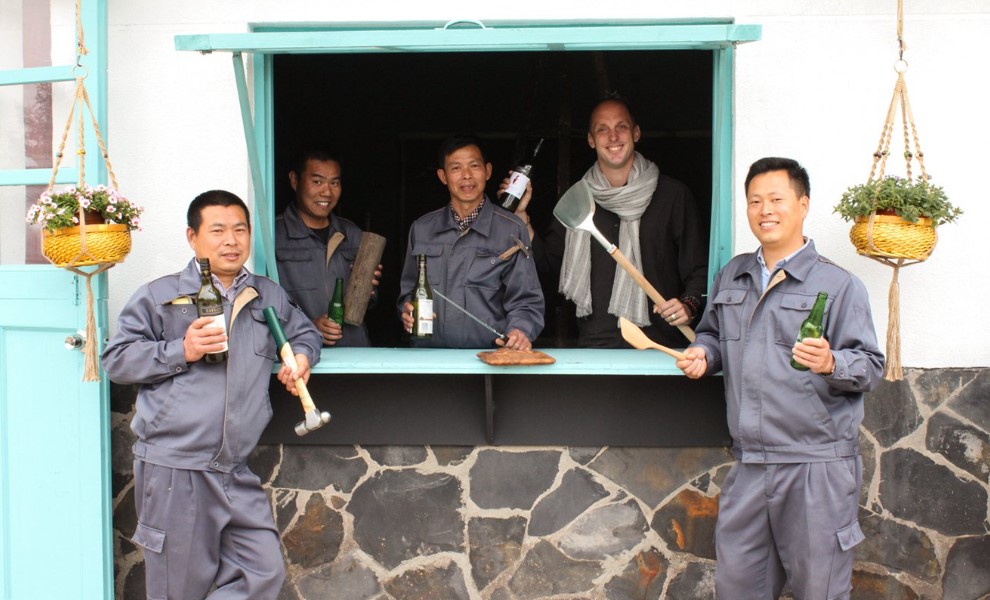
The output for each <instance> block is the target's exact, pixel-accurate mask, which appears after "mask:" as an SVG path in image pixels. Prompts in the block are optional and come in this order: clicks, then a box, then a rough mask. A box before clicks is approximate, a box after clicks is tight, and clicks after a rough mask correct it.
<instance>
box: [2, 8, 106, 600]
mask: <svg viewBox="0 0 990 600" xmlns="http://www.w3.org/2000/svg"><path fill="white" fill-rule="evenodd" d="M18 4H19V6H18ZM7 5H9V7H10V8H11V10H10V11H6V10H4V11H0V28H2V29H3V30H4V31H15V32H16V31H18V28H20V30H21V31H22V32H25V33H24V34H23V35H22V36H21V37H22V40H21V42H22V43H21V46H22V52H21V54H22V56H17V52H16V51H13V52H8V53H5V54H4V56H3V57H0V86H4V87H3V88H2V89H3V92H4V94H5V95H4V96H3V98H4V99H8V98H11V97H13V98H15V99H16V98H17V97H18V96H20V98H21V99H22V100H23V103H24V110H23V111H22V112H23V115H22V114H18V113H19V112H21V111H18V110H16V106H17V103H16V102H15V103H12V104H7V105H5V106H6V107H7V108H12V109H11V110H6V111H0V143H2V145H3V146H2V147H3V148H5V149H7V150H8V152H7V153H6V154H4V155H3V157H4V161H5V162H4V163H2V164H0V600H35V599H38V600H49V599H52V600H54V599H56V598H57V599H60V600H61V599H66V600H69V599H72V600H75V599H80V600H109V599H111V598H113V596H114V589H113V543H112V539H111V530H112V529H111V511H110V498H111V495H110V494H111V491H110V440H109V437H110V436H109V410H108V408H109V385H108V383H107V381H106V378H105V376H103V374H102V373H101V374H100V376H101V378H102V381H99V382H83V381H82V376H83V366H84V355H83V352H82V350H81V349H79V348H73V349H67V348H66V339H67V338H68V339H69V340H70V341H71V340H72V339H73V337H74V336H76V335H78V332H80V331H82V332H85V330H86V314H87V294H86V281H85V278H82V277H77V276H76V275H74V274H73V273H71V272H69V271H66V270H64V269H58V268H56V267H53V266H51V265H50V264H48V263H47V262H46V261H45V259H44V258H42V257H41V256H40V251H39V250H38V246H39V245H40V243H39V240H38V239H37V238H36V237H32V236H33V235H35V234H36V232H33V231H31V230H30V229H29V230H27V231H25V225H24V216H25V212H26V211H25V200H27V201H33V200H34V199H36V197H37V195H38V193H39V192H40V191H41V190H43V189H44V188H45V184H47V183H48V180H49V178H50V177H51V171H52V169H51V167H50V165H51V164H52V163H51V162H50V161H51V158H52V152H51V149H49V148H44V147H43V148H41V149H40V150H39V149H38V145H39V144H43V143H44V142H46V141H48V140H51V139H52V138H54V137H55V135H54V133H55V129H56V127H59V129H58V131H61V129H60V125H61V123H62V122H64V121H63V119H65V118H66V116H67V112H68V109H69V106H61V105H60V103H58V102H52V101H51V99H52V98H53V97H58V95H57V94H56V95H53V94H52V93H51V89H48V90H47V93H46V90H44V89H39V86H43V85H48V84H47V82H66V83H63V84H57V83H56V84H53V85H69V83H68V82H73V81H74V78H75V77H76V75H77V74H79V73H88V74H87V75H86V88H87V90H88V92H89V97H90V101H91V103H92V105H93V108H94V111H95V115H96V119H97V121H98V122H99V124H100V128H101V130H102V131H104V132H105V131H106V130H107V128H106V22H107V14H106V10H107V6H106V0H86V1H85V2H82V3H81V7H82V9H81V13H80V15H79V16H80V17H81V25H82V29H83V30H84V31H85V32H86V35H85V38H86V44H87V46H88V50H89V51H88V54H85V55H84V56H77V57H76V60H75V61H74V62H75V63H78V64H79V65H81V67H82V68H80V67H77V66H76V64H73V63H70V62H68V60H67V59H68V57H65V59H66V63H67V64H62V65H51V64H50V63H51V57H52V50H51V48H53V47H55V46H56V44H52V41H51V39H50V36H51V35H54V33H53V31H57V29H53V28H52V27H51V23H53V22H57V23H64V22H65V20H68V19H71V18H72V14H71V12H69V13H66V12H65V11H67V10H68V11H71V8H70V7H69V4H66V3H51V4H49V3H48V2H37V1H36V0H20V2H19V3H18V2H17V1H16V0H15V1H13V2H7ZM18 9H19V10H18ZM63 29H64V28H63ZM75 29H76V28H73V31H75ZM10 47H11V48H16V45H13V44H12V45H10ZM46 61H47V62H46ZM17 67H23V68H17ZM31 86H35V87H34V88H32V87H31ZM45 98H48V103H47V105H44V103H43V102H42V101H43V100H44V99H45ZM29 104H30V107H29ZM39 107H40V108H39ZM46 119H47V120H48V121H49V123H48V124H45V120H46ZM52 121H54V122H57V123H59V126H55V125H54V124H52V123H51V122H52ZM73 132H74V133H75V130H74V131H73ZM73 139H74V138H73ZM18 143H20V144H23V146H24V153H23V158H22V156H21V154H20V153H19V152H11V150H14V149H16V148H17V146H16V144H18ZM85 150H86V152H85V157H86V165H85V167H86V170H85V172H86V173H87V182H88V183H89V184H90V185H97V184H100V183H104V184H105V183H106V182H107V172H106V169H105V167H104V165H103V163H102V153H101V151H100V148H99V146H98V145H97V142H96V139H95V136H94V135H93V131H92V129H87V131H86V140H85ZM67 155H68V156H76V152H75V149H74V148H73V151H72V152H71V153H68V152H67ZM22 160H23V162H21V161H22ZM45 165H48V166H47V167H45ZM78 176H79V169H78V168H77V165H76V164H74V161H69V163H68V164H66V165H65V166H64V168H63V169H60V170H59V172H58V178H57V180H56V184H57V185H59V186H61V185H67V184H74V183H76V182H77V179H78ZM32 262H33V263H38V262H41V263H42V264H24V263H32ZM92 282H93V298H94V313H95V316H96V327H97V338H98V340H97V341H98V342H100V344H99V347H102V346H103V343H102V340H103V339H105V338H106V336H107V309H106V298H107V275H106V274H105V273H104V274H101V275H98V276H96V277H93V278H92Z"/></svg>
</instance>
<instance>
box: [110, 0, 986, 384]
mask: <svg viewBox="0 0 990 600" xmlns="http://www.w3.org/2000/svg"><path fill="white" fill-rule="evenodd" d="M905 3H906V7H905V13H906V22H905V28H904V32H905V39H906V41H907V44H908V50H907V54H906V57H905V58H906V59H907V60H908V61H909V63H910V70H909V71H908V74H907V83H908V90H909V92H910V98H911V102H912V106H913V109H914V116H915V120H916V123H917V126H918V133H919V136H920V140H921V144H922V150H923V151H924V153H925V157H926V166H927V168H928V170H929V173H930V174H931V175H932V176H933V177H934V181H935V182H936V183H938V184H940V185H942V186H944V187H945V189H946V191H947V193H948V194H949V197H950V199H951V200H952V201H953V202H954V203H956V204H958V205H960V206H961V207H963V209H964V210H965V211H966V214H965V215H964V216H963V218H962V220H961V222H960V223H958V224H955V225H947V226H944V227H942V228H941V229H940V241H939V244H938V247H937V248H936V250H935V252H934V254H933V256H932V258H931V259H929V260H928V261H927V262H926V263H923V264H920V265H916V266H912V267H910V268H906V269H903V270H902V272H901V275H900V282H901V336H902V362H903V364H904V365H905V366H907V367H950V366H952V367H968V366H990V343H987V342H986V339H987V338H988V335H987V334H988V333H990V325H988V322H990V320H988V319H987V318H985V317H982V316H980V313H979V312H976V311H979V310H980V309H981V308H982V307H981V306H979V305H978V304H977V305H976V306H974V305H973V302H972V301H973V300H979V299H981V298H990V282H988V278H987V276H986V274H987V272H988V270H990V269H988V267H987V262H986V259H985V256H986V254H987V252H986V250H985V249H984V242H985V238H984V236H985V235H986V233H985V232H984V222H985V221H986V220H987V219H988V217H990V214H988V213H990V209H988V205H990V201H988V198H987V197H986V191H985V185H984V181H985V180H984V178H983V174H984V172H985V171H987V170H988V169H990V165H988V164H985V162H984V161H982V160H981V158H982V152H981V150H982V146H983V145H984V144H985V143H986V140H987V139H990V125H988V122H987V118H986V115H985V113H984V110H983V109H984V107H985V105H986V102H987V96H988V94H987V92H988V91H990V82H988V73H987V62H986V60H985V58H984V48H985V44H984V43H983V41H982V40H983V39H984V36H985V34H986V31H988V30H990V4H987V3H986V2H985V1H983V0H953V1H948V2H947V1H945V0H924V1H921V0H906V2H905ZM565 6H566V12H565V11H564V10H563V8H564V7H565ZM471 11H473V12H468V11H467V10H466V8H465V6H464V5H463V4H462V3H455V2H450V1H447V0H434V1H432V2H429V3H421V2H420V3H416V2H399V1H380V2H365V3H341V2H333V3H330V2H326V3H319V2H312V1H311V0H282V1H281V2H263V1H259V0H255V1H251V2H249V1H246V0H214V1H212V2H200V1H198V0H172V1H170V2H152V1H150V0H110V3H109V18H110V49H109V52H110V56H109V68H110V73H109V77H110V79H109V82H110V83H109V85H110V88H109V98H110V108H109V139H110V153H111V157H112V159H113V164H114V168H115V171H116V172H117V175H118V179H119V181H120V185H121V187H122V189H123V190H124V191H125V193H126V194H127V195H128V196H129V197H131V198H133V199H134V200H137V201H140V202H142V203H144V204H145V205H146V207H147V209H148V210H147V215H146V216H147V218H146V220H145V230H144V231H143V232H141V233H139V234H137V235H136V236H135V237H134V250H133V252H132V254H131V256H130V257H129V258H128V259H127V261H126V262H125V263H123V264H121V265H118V266H117V267H115V268H114V269H113V271H112V272H111V274H110V286H111V298H110V313H111V321H113V320H115V318H116V315H117V313H118V312H119V310H120V308H121V306H122V305H123V303H124V302H125V301H126V300H127V298H128V297H129V296H130V294H131V293H132V292H133V290H134V289H135V288H136V287H137V286H138V285H139V284H141V283H143V282H144V281H146V280H147V279H149V278H150V277H152V276H157V275H161V274H165V273H168V272H172V271H175V270H176V269H177V268H179V267H180V266H182V265H183V264H184V262H185V260H186V259H187V258H188V256H189V250H188V247H187V245H186V242H185V234H184V219H185V208H186V206H187V204H188V201H189V200H190V199H191V198H192V197H193V196H194V195H196V194H197V193H199V192H201V191H203V190H205V189H209V188H226V189H229V190H231V191H233V192H235V193H237V194H239V195H241V196H242V197H245V198H246V197H248V196H250V193H249V188H250V175H249V172H248V166H247V158H246V152H245V150H244V138H243V133H242V130H241V122H240V115H239V112H238V105H237V96H236V90H235V88H234V82H233V70H232V68H231V59H230V55H229V54H226V53H217V54H211V55H199V54H195V53H189V52H177V51H176V50H175V45H174V36H175V35H177V34H190V33H208V32H246V31H248V30H249V24H252V23H274V22H294V23H297V22H307V21H315V22H342V21H362V22H368V21H385V22H399V21H416V22H432V23H436V24H438V25H440V24H442V23H444V22H446V21H448V20H451V19H455V18H472V19H480V20H483V21H484V20H488V21H495V20H502V21H504V20H509V19H518V20H561V19H567V20H584V19H587V20H592V21H599V22H601V21H609V20H620V19H670V18H684V19H691V18H705V17H731V18H734V19H735V20H736V22H738V23H755V24H760V25H762V26H763V39H762V40H761V41H759V42H755V43H751V44H746V45H743V46H740V48H739V51H738V53H737V65H736V91H737V95H736V103H735V111H736V130H735V150H736V164H735V167H734V177H733V183H734V184H735V186H736V189H737V192H736V193H737V195H738V193H739V192H738V190H739V188H741V182H742V180H743V178H744V177H745V173H746V170H747V168H748V166H749V164H750V163H751V162H752V161H754V160H756V159H757V158H760V157H762V156H766V155H782V156H791V157H794V158H797V159H798V160H800V161H801V162H802V163H803V164H804V165H805V166H806V167H807V168H808V170H809V172H810V174H811V181H812V210H811V215H810V217H809V219H808V221H807V222H806V225H805V229H806V232H807V233H808V234H809V235H810V236H811V237H813V238H814V239H815V241H816V244H817V245H818V248H819V250H820V251H821V252H822V253H824V254H826V255H828V256H830V257H831V258H832V259H834V260H835V261H836V262H838V263H840V264H842V265H843V266H845V267H847V268H848V269H850V270H852V271H854V272H855V273H856V274H858V275H859V276H860V277H861V278H862V279H863V280H864V281H865V283H866V285H867V287H868V289H869V292H870V294H871V298H872V303H873V310H874V316H875V318H876V323H877V329H878V332H879V334H880V336H881V338H884V337H885V331H886V326H887V290H888V285H889V283H890V278H891V274H892V271H891V269H890V268H888V267H886V266H883V265H880V264H879V263H876V262H874V261H872V260H869V259H866V258H862V257H859V256H857V255H856V254H855V251H854V250H853V248H852V246H851V244H850V243H849V241H848V237H847V234H848V230H849V226H848V225H847V224H846V223H845V222H843V221H842V220H840V219H839V218H838V217H837V216H835V215H833V214H832V206H833V205H834V204H835V202H836V201H837V200H838V198H839V196H840V195H841V193H842V191H843V190H844V189H845V188H846V187H848V186H850V185H853V184H856V183H860V182H863V181H865V179H866V177H867V175H868V173H869V168H870V164H871V161H872V158H871V155H872V153H873V151H874V149H875V148H876V145H877V142H878V139H879V136H880V130H881V126H882V124H883V119H884V117H885V114H886V110H887V106H888V104H889V102H890V97H891V94H892V91H893V85H894V81H895V74H894V71H893V63H894V61H895V60H896V58H897V47H896V37H895V14H896V1H895V0H882V1H881V0H844V1H832V2H827V3H812V2H800V3H796V2H790V1H786V0H775V1H760V0H751V1H748V2H734V1H716V0H710V1H707V2H690V3H688V2H666V3H664V2H656V1H655V0H650V1H636V2H627V3H625V4H615V3H602V2H588V1H581V2H567V3H556V2H553V3H550V2H547V3H537V2H529V1H525V2H524V1H519V0H507V1H503V2H493V3H488V4H486V5H476V6H474V7H472V8H471ZM797 13H800V14H797ZM894 138H895V142H896V143H899V140H900V136H899V133H896V132H895V136H894ZM894 148H897V150H895V157H892V158H891V160H890V161H889V163H888V164H889V167H888V172H890V173H894V174H901V175H903V161H900V160H898V159H897V158H896V155H897V154H899V148H900V147H899V146H895V147H894ZM735 218H736V223H735V245H734V250H735V252H741V251H748V250H751V249H753V248H754V247H755V246H756V241H755V238H753V236H752V234H751V233H750V232H749V228H748V225H747V223H746V219H745V214H744V209H743V206H742V204H738V203H737V206H736V209H735Z"/></svg>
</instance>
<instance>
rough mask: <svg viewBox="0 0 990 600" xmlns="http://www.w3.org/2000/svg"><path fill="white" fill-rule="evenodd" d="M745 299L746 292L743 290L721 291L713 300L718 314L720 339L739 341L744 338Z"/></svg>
mask: <svg viewBox="0 0 990 600" xmlns="http://www.w3.org/2000/svg"><path fill="white" fill-rule="evenodd" d="M745 299H746V292H745V291H743V290H719V292H718V294H717V295H716V296H715V297H714V298H713V299H712V300H711V302H712V304H713V305H714V306H715V312H716V314H718V339H720V340H738V339H739V338H740V337H742V328H743V319H744V318H745V317H744V315H743V305H744V300H745Z"/></svg>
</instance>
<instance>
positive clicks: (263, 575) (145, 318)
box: [103, 190, 321, 600]
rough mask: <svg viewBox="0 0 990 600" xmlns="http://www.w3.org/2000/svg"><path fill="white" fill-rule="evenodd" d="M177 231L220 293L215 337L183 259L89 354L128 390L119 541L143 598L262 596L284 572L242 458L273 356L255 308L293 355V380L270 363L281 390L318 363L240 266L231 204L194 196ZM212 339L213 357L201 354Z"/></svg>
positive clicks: (305, 332) (279, 303)
mask: <svg viewBox="0 0 990 600" xmlns="http://www.w3.org/2000/svg"><path fill="white" fill-rule="evenodd" d="M187 222H188V229H187V230H186V237H187V238H188V241H189V246H190V247H191V248H192V249H193V251H194V252H195V254H196V258H200V259H202V258H208V259H209V260H210V266H211V270H212V278H213V283H214V285H215V286H216V287H217V289H218V290H220V293H221V294H222V295H223V296H224V303H223V304H224V313H225V317H226V322H227V323H228V324H229V328H228V330H227V331H224V330H223V329H221V328H219V327H214V326H212V317H200V318H197V311H196V305H195V298H196V293H197V291H198V290H199V288H200V280H201V278H200V270H199V268H198V265H197V261H196V260H195V259H194V260H192V261H190V263H189V265H188V266H187V267H186V268H185V270H183V271H182V272H180V273H174V274H172V275H167V276H165V277H161V278H159V279H156V280H154V281H152V282H151V283H148V284H146V285H144V286H142V287H141V288H139V289H138V290H137V292H135V294H134V296H133V297H132V298H131V299H130V300H129V301H128V302H127V304H126V306H124V308H123V310H122V311H121V313H120V318H119V320H118V329H117V333H116V334H115V335H114V336H113V338H112V339H111V340H110V343H109V344H108V345H107V347H106V349H105V350H104V352H103V367H104V369H105V370H106V372H107V375H108V376H109V377H110V379H112V380H113V381H116V382H117V383H123V384H140V386H141V388H140V391H139V392H138V397H137V408H136V411H135V415H134V420H133V421H132V422H131V429H132V430H133V431H134V433H135V434H136V435H137V442H136V443H135V444H134V488H135V492H134V498H135V504H136V508H137V516H138V524H137V529H136V531H135V533H134V537H133V541H134V543H136V544H138V545H139V546H141V547H142V548H143V549H144V560H145V582H146V587H147V597H148V598H150V599H154V600H198V599H202V598H207V597H210V598H213V597H216V598H221V597H222V598H224V599H225V600H226V599H230V600H233V599H244V600H247V599H251V600H259V599H271V600H274V599H275V598H276V597H277V596H278V593H279V590H280V589H281V586H282V580H283V579H284V577H285V567H284V563H283V560H282V554H281V549H280V547H279V539H278V531H277V530H276V529H275V523H274V520H273V519H272V511H271V506H270V504H269V502H268V499H267V497H266V496H265V492H264V490H263V489H262V487H261V481H260V480H259V479H258V477H257V476H256V475H255V474H254V473H252V472H251V470H250V469H249V468H248V467H247V465H246V463H245V461H246V460H247V457H248V455H249V454H250V453H251V451H252V450H254V447H255V445H256V444H257V443H258V438H259V437H260V435H261V432H262V430H263V429H264V428H265V426H266V425H267V424H268V421H269V420H270V419H271V414H272V411H271V406H270V404H269V398H268V386H269V382H270V377H271V376H270V373H271V371H272V364H273V363H274V361H275V357H276V347H275V340H274V339H273V338H272V335H271V334H270V333H269V329H268V325H267V322H266V319H265V316H264V310H265V308H266V307H273V309H274V311H275V312H276V314H277V317H278V320H279V322H280V324H281V325H282V328H283V329H284V331H285V335H286V338H287V340H288V341H289V342H290V343H291V346H292V347H293V349H294V351H295V352H297V354H295V362H296V371H295V372H293V370H292V369H291V368H290V367H288V366H287V365H285V364H283V365H282V368H281V369H280V370H279V373H278V379H279V381H281V382H282V383H283V384H285V386H286V387H287V388H288V389H289V391H290V392H291V393H293V394H296V393H297V392H296V385H295V380H296V379H297V378H301V379H302V380H303V381H306V380H308V379H309V372H310V371H309V369H310V365H313V364H316V362H317V361H318V360H319V357H320V347H321V339H320V334H319V332H318V331H317V330H316V328H315V326H314V325H313V323H312V322H311V321H310V320H309V319H308V318H307V317H306V315H304V314H303V313H302V311H301V310H299V309H298V308H297V307H295V306H294V305H293V304H291V303H290V302H289V298H288V296H287V295H286V293H285V291H284V290H283V289H282V288H280V287H279V286H278V285H276V284H275V283H274V282H273V281H271V280H270V279H268V278H266V277H260V276H257V275H254V274H252V273H251V272H249V271H248V270H247V269H246V268H245V267H244V263H245V262H246V261H247V258H248V255H249V253H250V249H251V222H250V217H249V215H248V210H247V206H245V204H244V202H243V201H242V200H241V199H240V198H238V197H237V196H235V195H234V194H231V193H230V192H226V191H223V190H213V191H209V192H205V193H203V194H200V195H199V196H197V197H196V198H195V199H194V200H193V201H192V203H191V204H190V205H189V210H188V213H187ZM225 342H226V343H227V345H228V347H229V355H228V358H227V360H226V361H223V362H218V363H208V362H206V361H205V360H204V359H203V357H204V356H205V355H206V354H207V353H210V352H216V351H218V350H221V349H222V348H223V344H224V343H225ZM211 590H213V591H212V593H211ZM208 594H209V596H208Z"/></svg>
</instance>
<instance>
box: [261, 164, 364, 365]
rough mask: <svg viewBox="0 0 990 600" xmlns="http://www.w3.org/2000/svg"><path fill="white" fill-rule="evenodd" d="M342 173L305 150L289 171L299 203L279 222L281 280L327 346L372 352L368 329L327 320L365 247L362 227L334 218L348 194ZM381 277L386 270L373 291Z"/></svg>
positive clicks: (277, 255) (277, 246)
mask: <svg viewBox="0 0 990 600" xmlns="http://www.w3.org/2000/svg"><path fill="white" fill-rule="evenodd" d="M340 173H341V171H340V161H338V160H337V159H336V158H335V157H334V156H333V155H332V154H330V153H328V152H326V151H323V150H308V151H305V152H303V153H302V154H301V155H300V156H299V158H298V159H297V160H296V164H295V166H293V168H292V171H290V172H289V184H290V185H292V189H293V190H294V191H295V193H296V200H295V202H294V203H292V204H290V205H289V206H288V207H286V209H285V212H283V213H282V214H281V215H279V216H278V217H277V218H276V219H275V259H276V261H277V263H278V279H279V283H280V284H281V285H282V287H284V288H285V290H286V291H287V292H289V297H290V298H292V300H293V301H294V302H296V303H297V304H298V305H299V306H300V307H301V308H302V309H303V312H304V313H306V316H307V317H309V318H310V320H312V321H313V323H314V324H315V325H316V328H317V329H319V330H320V333H321V334H322V335H323V343H324V345H326V346H339V347H346V346H351V347H367V346H370V345H371V341H370V340H369V338H368V328H367V327H365V326H364V325H363V324H362V325H351V324H349V323H341V324H338V323H335V322H333V321H331V320H330V319H329V318H327V307H328V306H329V304H330V298H331V296H332V295H333V289H334V284H335V283H336V282H337V278H338V277H339V278H341V279H343V280H344V287H345V289H346V287H347V281H348V279H350V276H351V267H352V266H354V259H355V258H356V257H357V252H358V248H360V246H361V228H360V227H358V226H357V225H355V224H354V223H353V222H351V221H349V220H347V219H344V218H343V217H340V216H338V215H336V214H334V213H333V210H334V209H335V208H336V207H337V205H338V204H339V202H340V196H341V194H342V193H343V181H342V179H341V174H340ZM379 277H381V265H379V270H378V272H377V273H375V279H374V280H373V281H372V285H373V286H377V285H378V278H379ZM372 290H374V287H373V288H372ZM374 296H375V292H374V291H372V299H374Z"/></svg>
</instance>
